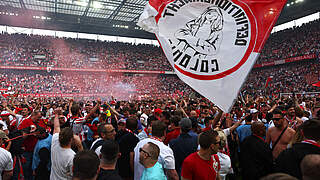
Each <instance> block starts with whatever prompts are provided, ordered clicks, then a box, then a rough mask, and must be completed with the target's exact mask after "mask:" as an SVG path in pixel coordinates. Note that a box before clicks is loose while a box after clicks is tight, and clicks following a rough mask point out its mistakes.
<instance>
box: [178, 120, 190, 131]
mask: <svg viewBox="0 0 320 180" xmlns="http://www.w3.org/2000/svg"><path fill="white" fill-rule="evenodd" d="M179 125H180V127H181V129H191V128H192V122H191V120H190V119H189V118H182V119H181V120H180V122H179Z"/></svg>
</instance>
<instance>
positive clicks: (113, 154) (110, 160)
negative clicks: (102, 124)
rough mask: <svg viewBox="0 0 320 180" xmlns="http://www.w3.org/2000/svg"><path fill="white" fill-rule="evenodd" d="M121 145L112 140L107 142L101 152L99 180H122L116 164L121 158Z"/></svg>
mask: <svg viewBox="0 0 320 180" xmlns="http://www.w3.org/2000/svg"><path fill="white" fill-rule="evenodd" d="M119 149H120V148H119V144H118V143H117V142H115V141H112V140H106V141H105V142H104V143H103V145H102V148H101V150H100V153H101V155H100V172H99V175H98V180H105V179H108V180H122V179H121V177H120V176H119V174H118V171H117V170H116V164H117V161H118V158H119V157H120V155H121V154H120V150H119Z"/></svg>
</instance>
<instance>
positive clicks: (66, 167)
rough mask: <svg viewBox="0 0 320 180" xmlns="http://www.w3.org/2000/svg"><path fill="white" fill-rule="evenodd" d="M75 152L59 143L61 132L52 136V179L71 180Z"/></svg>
mask: <svg viewBox="0 0 320 180" xmlns="http://www.w3.org/2000/svg"><path fill="white" fill-rule="evenodd" d="M74 155H75V152H74V151H73V150H72V149H66V148H62V147H61V146H60V143H59V133H55V134H53V136H52V144H51V174H50V180H69V179H70V180H71V179H72V165H73V157H74Z"/></svg>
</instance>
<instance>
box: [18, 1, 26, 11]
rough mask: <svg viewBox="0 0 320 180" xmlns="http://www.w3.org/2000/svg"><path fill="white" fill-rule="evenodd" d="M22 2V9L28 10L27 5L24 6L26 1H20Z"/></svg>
mask: <svg viewBox="0 0 320 180" xmlns="http://www.w3.org/2000/svg"><path fill="white" fill-rule="evenodd" d="M19 2H20V6H21V8H22V9H27V7H26V5H25V4H24V1H23V0H19Z"/></svg>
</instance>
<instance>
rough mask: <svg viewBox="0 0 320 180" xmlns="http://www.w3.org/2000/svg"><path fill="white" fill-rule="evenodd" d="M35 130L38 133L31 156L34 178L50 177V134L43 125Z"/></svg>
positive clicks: (43, 178)
mask: <svg viewBox="0 0 320 180" xmlns="http://www.w3.org/2000/svg"><path fill="white" fill-rule="evenodd" d="M37 132H39V134H36V137H37V138H38V142H37V144H36V146H35V148H34V151H33V157H32V170H33V174H34V175H35V180H38V179H39V180H40V179H41V180H45V179H50V169H51V159H50V153H51V141H52V135H51V134H49V133H47V132H46V130H45V128H43V127H38V129H37Z"/></svg>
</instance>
